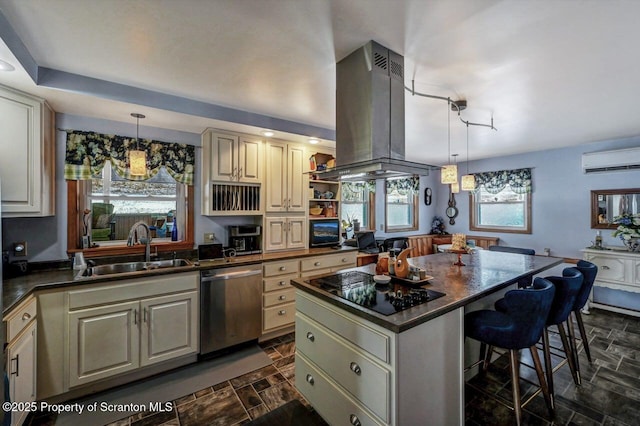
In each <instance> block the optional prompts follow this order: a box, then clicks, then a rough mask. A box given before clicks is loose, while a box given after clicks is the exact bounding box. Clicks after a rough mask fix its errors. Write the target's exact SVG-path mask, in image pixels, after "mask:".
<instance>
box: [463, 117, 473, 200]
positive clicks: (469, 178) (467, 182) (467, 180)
mask: <svg viewBox="0 0 640 426" xmlns="http://www.w3.org/2000/svg"><path fill="white" fill-rule="evenodd" d="M461 180H462V190H463V191H474V190H475V189H476V178H475V176H473V175H470V174H469V123H467V174H466V175H464V176H462V179H461Z"/></svg>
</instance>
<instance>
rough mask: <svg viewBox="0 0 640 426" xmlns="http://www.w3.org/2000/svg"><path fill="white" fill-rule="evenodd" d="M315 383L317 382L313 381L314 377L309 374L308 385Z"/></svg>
mask: <svg viewBox="0 0 640 426" xmlns="http://www.w3.org/2000/svg"><path fill="white" fill-rule="evenodd" d="M314 382H315V380H314V379H313V376H312V375H311V374H307V383H309V384H310V385H313V383H314Z"/></svg>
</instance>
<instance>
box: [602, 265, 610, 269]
mask: <svg viewBox="0 0 640 426" xmlns="http://www.w3.org/2000/svg"><path fill="white" fill-rule="evenodd" d="M602 269H611V268H609V267H608V266H607V265H602Z"/></svg>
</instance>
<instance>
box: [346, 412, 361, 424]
mask: <svg viewBox="0 0 640 426" xmlns="http://www.w3.org/2000/svg"><path fill="white" fill-rule="evenodd" d="M349 423H351V424H352V425H353V426H360V425H361V424H362V423H360V419H359V418H358V416H356V415H355V414H352V415H350V416H349Z"/></svg>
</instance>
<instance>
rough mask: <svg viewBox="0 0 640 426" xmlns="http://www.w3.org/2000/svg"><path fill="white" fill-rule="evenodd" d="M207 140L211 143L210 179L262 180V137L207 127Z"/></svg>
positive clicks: (221, 180)
mask: <svg viewBox="0 0 640 426" xmlns="http://www.w3.org/2000/svg"><path fill="white" fill-rule="evenodd" d="M204 142H205V143H204V144H203V147H204V146H208V149H207V152H206V154H207V159H206V160H208V162H209V167H210V179H211V180H213V181H220V182H250V183H260V182H261V179H262V163H263V161H262V141H261V140H260V139H259V138H254V137H251V136H247V135H235V134H226V133H217V132H211V131H208V132H206V133H205V137H204ZM203 154H204V152H203ZM203 157H204V155H203Z"/></svg>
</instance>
